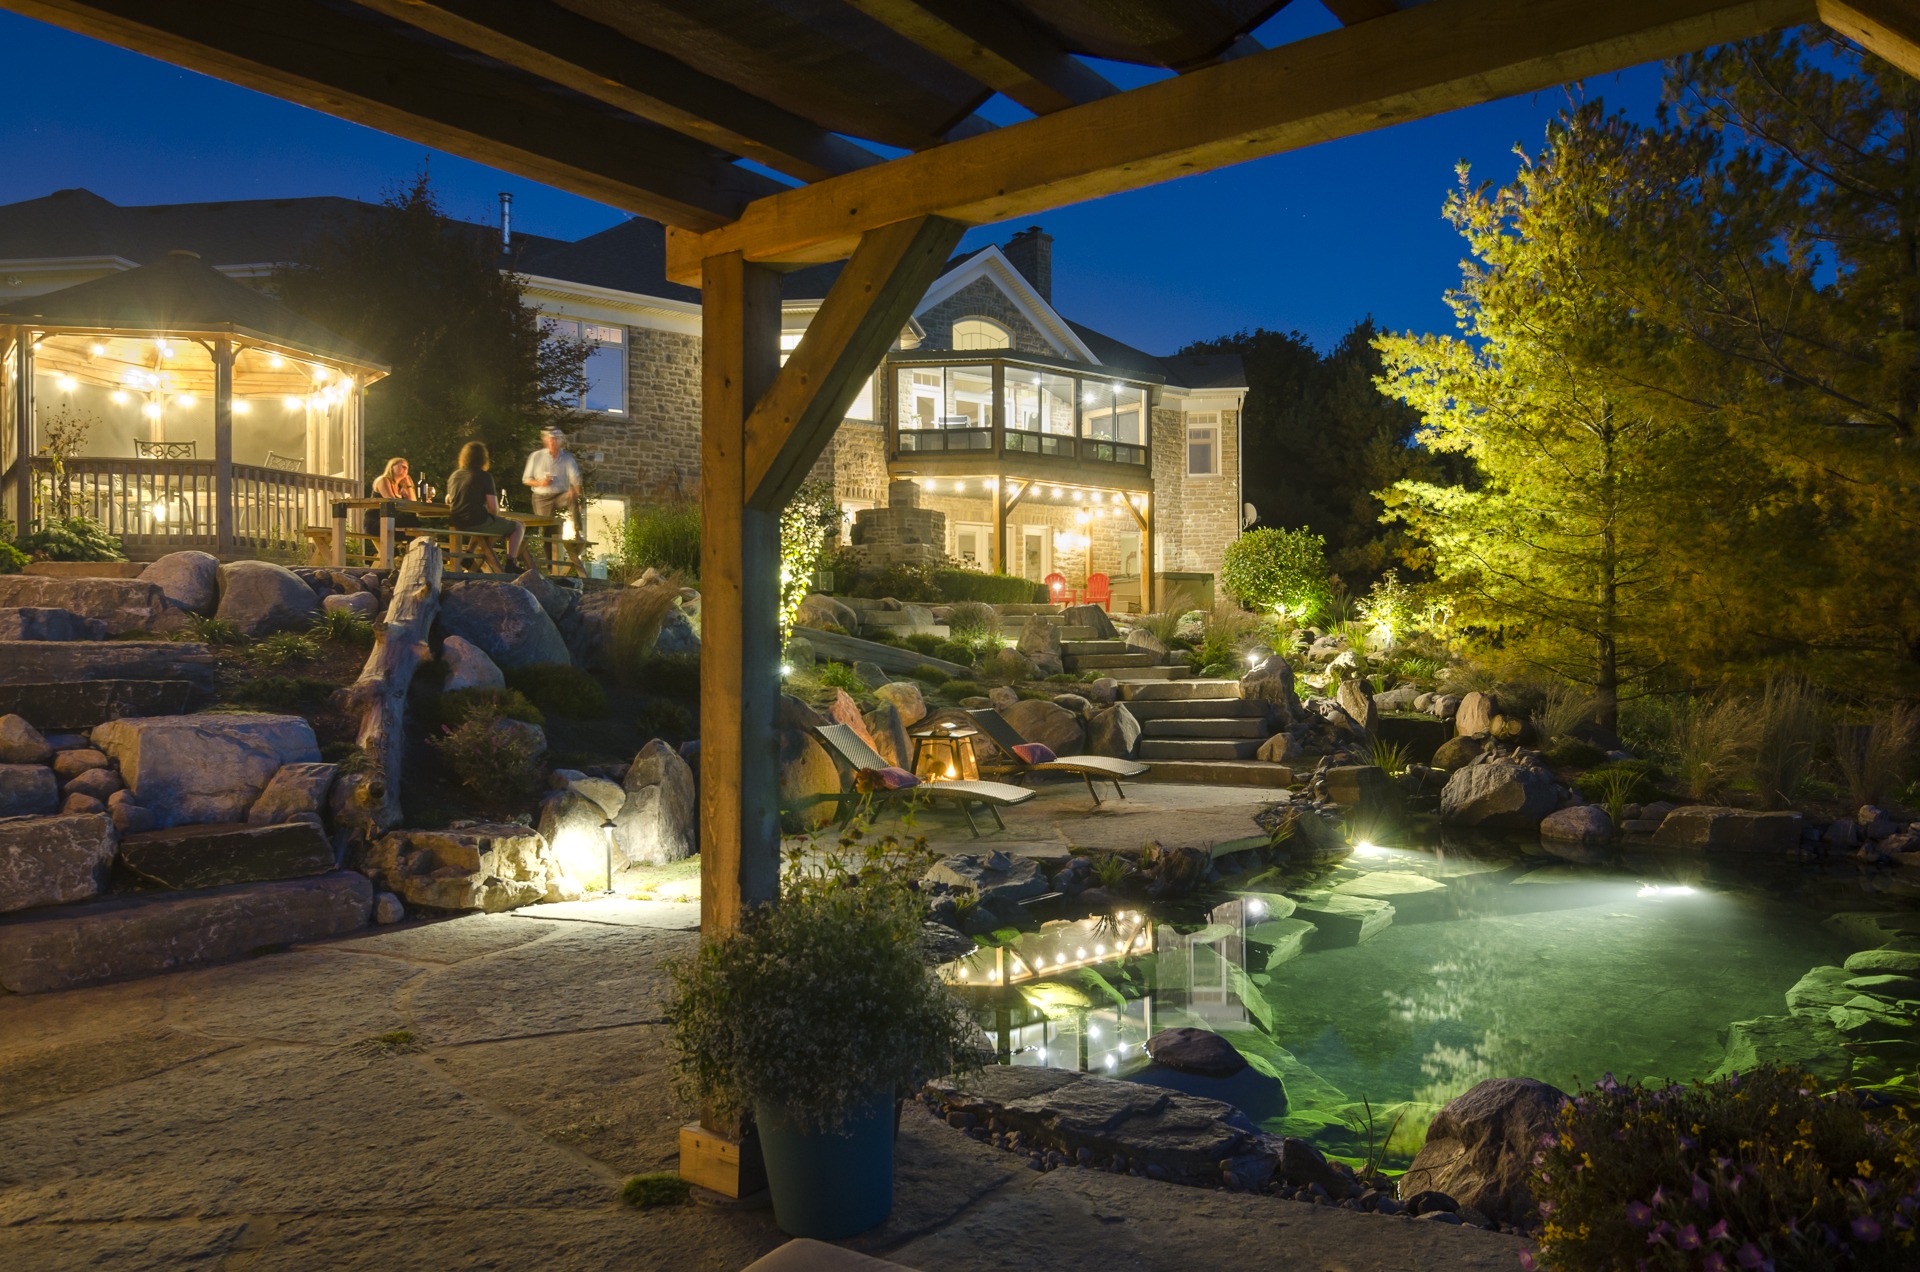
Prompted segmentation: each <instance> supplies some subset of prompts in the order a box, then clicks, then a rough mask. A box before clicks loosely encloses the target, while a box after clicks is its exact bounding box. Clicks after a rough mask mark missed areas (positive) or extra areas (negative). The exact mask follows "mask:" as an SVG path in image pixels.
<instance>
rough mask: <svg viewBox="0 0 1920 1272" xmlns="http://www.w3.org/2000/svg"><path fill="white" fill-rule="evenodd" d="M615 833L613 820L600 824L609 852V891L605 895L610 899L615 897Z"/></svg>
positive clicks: (601, 833) (601, 834)
mask: <svg viewBox="0 0 1920 1272" xmlns="http://www.w3.org/2000/svg"><path fill="white" fill-rule="evenodd" d="M613 831H614V825H613V818H611V817H609V818H607V819H606V820H605V821H603V822H601V823H600V839H601V841H602V843H603V844H604V845H605V846H606V850H607V889H606V892H605V895H606V896H609V897H610V896H612V895H613Z"/></svg>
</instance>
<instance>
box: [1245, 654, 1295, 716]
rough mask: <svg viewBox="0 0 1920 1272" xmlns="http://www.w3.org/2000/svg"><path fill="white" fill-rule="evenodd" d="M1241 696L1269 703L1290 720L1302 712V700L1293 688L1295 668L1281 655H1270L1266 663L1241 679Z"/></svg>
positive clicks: (1262, 663)
mask: <svg viewBox="0 0 1920 1272" xmlns="http://www.w3.org/2000/svg"><path fill="white" fill-rule="evenodd" d="M1240 696H1241V697H1242V698H1251V699H1253V700H1254V701H1255V702H1265V703H1268V704H1270V705H1271V706H1272V707H1274V708H1275V710H1276V712H1283V713H1285V716H1286V718H1289V719H1291V718H1292V717H1293V716H1296V715H1298V714H1299V712H1300V698H1299V696H1298V695H1297V694H1296V693H1295V692H1294V688H1293V668H1292V667H1291V666H1289V665H1288V664H1287V660H1286V659H1284V658H1282V657H1281V656H1280V655H1279V654H1268V655H1267V657H1266V659H1265V661H1263V662H1261V663H1260V664H1259V665H1257V666H1255V667H1254V668H1253V669H1252V670H1251V671H1249V672H1247V674H1246V675H1244V676H1242V677H1240Z"/></svg>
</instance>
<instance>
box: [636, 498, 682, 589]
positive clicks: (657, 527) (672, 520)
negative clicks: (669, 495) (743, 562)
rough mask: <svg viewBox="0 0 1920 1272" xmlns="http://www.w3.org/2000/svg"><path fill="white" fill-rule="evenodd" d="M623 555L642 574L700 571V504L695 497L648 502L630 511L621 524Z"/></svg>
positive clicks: (637, 572)
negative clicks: (652, 570) (648, 572)
mask: <svg viewBox="0 0 1920 1272" xmlns="http://www.w3.org/2000/svg"><path fill="white" fill-rule="evenodd" d="M620 557H621V561H622V562H623V563H624V564H625V566H626V567H627V569H628V570H629V571H631V572H632V573H634V574H639V573H641V572H642V571H644V570H647V569H655V570H658V571H660V572H661V573H662V574H667V573H679V574H685V575H688V576H691V577H696V578H697V577H698V576H699V574H700V505H699V504H697V503H695V502H693V501H692V500H685V499H680V500H669V501H667V502H665V503H658V504H645V505H642V506H641V507H638V508H635V509H633V511H631V512H629V513H628V514H627V520H626V522H625V524H623V525H622V526H621V527H620Z"/></svg>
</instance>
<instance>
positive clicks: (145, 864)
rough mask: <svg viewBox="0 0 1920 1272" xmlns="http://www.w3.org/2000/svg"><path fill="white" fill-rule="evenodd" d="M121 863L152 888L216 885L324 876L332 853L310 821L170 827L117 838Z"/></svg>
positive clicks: (207, 886) (315, 826)
mask: <svg viewBox="0 0 1920 1272" xmlns="http://www.w3.org/2000/svg"><path fill="white" fill-rule="evenodd" d="M120 864H121V866H122V867H124V868H125V869H126V871H127V872H128V873H129V874H131V875H133V876H134V877H135V878H137V879H140V880H141V881H143V882H145V883H147V884H150V885H152V886H154V887H159V888H168V889H184V888H218V887H224V886H226V885H228V884H233V883H259V882H262V881H264V880H268V879H300V878H304V877H307V876H309V875H323V874H326V873H328V872H329V871H331V870H332V869H333V868H334V855H333V845H332V844H330V843H328V842H327V837H326V835H325V834H324V833H323V832H322V831H321V829H320V827H319V826H318V825H317V824H315V823H314V822H308V821H295V822H287V823H284V824H279V825H259V826H175V827H173V828H171V829H169V830H149V831H145V832H143V833H140V834H134V835H128V836H127V837H126V838H124V839H122V840H121V841H120Z"/></svg>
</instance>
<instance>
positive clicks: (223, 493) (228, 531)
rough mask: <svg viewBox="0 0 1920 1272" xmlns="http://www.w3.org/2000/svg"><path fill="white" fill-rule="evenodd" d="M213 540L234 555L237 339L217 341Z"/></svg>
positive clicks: (219, 548)
mask: <svg viewBox="0 0 1920 1272" xmlns="http://www.w3.org/2000/svg"><path fill="white" fill-rule="evenodd" d="M213 541H214V552H215V554H216V555H218V556H219V557H220V558H221V559H223V560H224V559H226V558H227V557H230V556H232V555H233V342H232V341H231V340H228V339H226V338H224V337H222V338H221V339H218V340H215V341H214V342H213Z"/></svg>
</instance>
